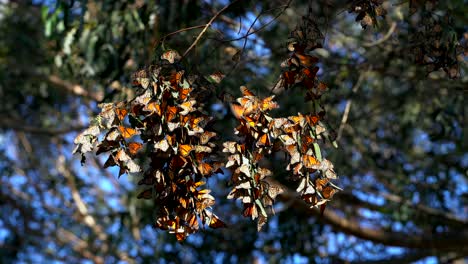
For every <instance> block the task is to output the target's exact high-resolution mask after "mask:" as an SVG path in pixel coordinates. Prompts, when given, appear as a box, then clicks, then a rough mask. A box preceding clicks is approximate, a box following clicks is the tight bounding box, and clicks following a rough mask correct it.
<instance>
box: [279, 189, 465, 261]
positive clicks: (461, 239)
mask: <svg viewBox="0 0 468 264" xmlns="http://www.w3.org/2000/svg"><path fill="white" fill-rule="evenodd" d="M283 188H284V189H285V190H287V191H285V192H284V193H283V194H282V195H281V196H280V199H281V200H282V201H283V202H291V200H293V202H292V206H294V207H296V208H299V209H301V210H304V211H307V212H308V213H310V214H311V215H315V216H317V217H319V218H320V219H321V221H323V222H324V223H327V224H329V225H331V226H332V227H333V228H334V229H335V230H336V231H340V232H343V233H345V234H348V235H353V236H356V237H359V238H362V239H365V240H369V241H372V242H375V243H380V244H384V245H387V246H396V247H404V248H413V249H425V250H427V249H432V250H438V251H455V252H467V253H468V248H467V247H466V245H467V244H468V229H460V230H459V231H458V232H451V233H441V234H409V233H404V232H389V231H386V230H383V229H381V228H367V227H363V226H361V225H360V224H359V223H358V222H356V221H353V220H350V219H347V218H346V217H344V216H343V217H342V216H339V215H338V214H337V213H335V212H334V211H333V210H332V209H331V208H330V206H329V208H328V209H327V210H325V212H324V213H323V215H322V216H321V217H320V211H319V210H318V209H317V208H313V209H310V208H309V206H308V205H307V204H305V203H304V202H303V201H302V200H300V199H298V197H297V195H296V194H295V192H292V191H290V190H288V189H287V187H285V186H283Z"/></svg>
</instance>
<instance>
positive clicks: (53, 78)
mask: <svg viewBox="0 0 468 264" xmlns="http://www.w3.org/2000/svg"><path fill="white" fill-rule="evenodd" d="M45 79H46V80H47V81H48V82H49V83H51V84H53V85H55V86H59V87H61V88H64V89H65V90H67V91H68V92H70V93H72V94H74V95H78V96H82V97H85V98H88V99H92V100H94V101H96V102H100V101H101V100H102V99H103V95H102V94H96V93H90V92H88V91H87V90H86V89H84V88H83V86H81V85H78V84H73V83H71V82H69V81H66V80H63V79H61V78H60V77H59V76H57V75H53V74H52V75H48V76H45Z"/></svg>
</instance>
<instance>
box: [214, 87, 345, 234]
mask: <svg viewBox="0 0 468 264" xmlns="http://www.w3.org/2000/svg"><path fill="white" fill-rule="evenodd" d="M241 91H242V95H243V96H242V97H240V98H238V99H237V100H236V102H235V103H233V104H232V105H231V108H232V111H233V113H234V115H235V117H236V118H237V120H238V122H239V125H238V126H237V127H236V128H235V134H237V135H238V136H239V137H240V140H239V141H238V142H225V143H224V149H223V152H226V153H228V154H229V156H228V160H227V162H226V168H229V169H231V171H232V177H231V182H232V183H233V189H232V190H231V192H230V193H229V195H228V198H229V199H232V198H236V199H239V200H241V202H242V203H243V206H244V212H243V214H244V216H245V217H251V218H252V219H256V218H258V222H257V227H258V230H260V229H261V228H262V226H263V225H264V224H265V223H266V221H267V219H268V215H269V214H270V213H274V210H273V204H274V201H275V198H276V196H277V195H278V194H281V193H282V192H283V191H284V190H283V189H282V187H281V186H279V185H277V184H274V183H273V182H272V181H269V179H268V177H269V176H271V174H272V173H271V171H270V170H268V169H267V168H263V167H261V166H260V165H259V162H260V161H261V160H262V159H263V158H264V157H265V156H268V155H270V154H272V153H273V152H280V151H283V152H285V153H287V154H288V156H289V163H288V165H287V167H286V170H288V171H292V178H293V179H295V180H298V181H299V187H298V188H297V190H296V191H297V192H298V193H299V194H300V196H301V198H302V199H303V200H304V201H305V202H307V203H308V204H310V205H311V206H319V205H323V204H325V203H326V202H327V201H329V199H330V198H331V197H332V196H333V194H334V193H335V192H336V190H337V189H338V188H337V187H336V186H335V185H333V184H332V183H331V181H330V180H332V179H336V173H335V172H334V170H333V165H332V163H331V162H330V161H328V160H326V159H324V158H322V154H321V151H320V146H319V144H318V142H319V140H320V139H324V133H325V132H326V128H325V127H324V125H323V124H322V123H321V117H320V116H319V115H317V114H305V115H302V114H300V113H299V114H298V115H296V116H289V117H277V118H275V117H272V116H271V114H270V113H269V112H270V110H273V109H275V108H278V107H279V105H278V104H277V103H276V102H275V101H274V96H269V97H266V98H264V99H260V98H258V97H257V96H255V94H254V93H252V92H251V91H250V90H248V89H247V88H246V87H241Z"/></svg>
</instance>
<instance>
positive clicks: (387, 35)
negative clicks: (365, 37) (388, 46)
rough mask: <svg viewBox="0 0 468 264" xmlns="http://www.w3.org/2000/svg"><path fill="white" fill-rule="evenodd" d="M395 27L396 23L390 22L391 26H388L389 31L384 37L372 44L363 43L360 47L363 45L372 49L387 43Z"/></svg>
mask: <svg viewBox="0 0 468 264" xmlns="http://www.w3.org/2000/svg"><path fill="white" fill-rule="evenodd" d="M396 26H397V23H396V22H392V25H391V26H390V29H389V30H388V32H387V33H386V34H385V36H383V38H381V39H378V40H376V41H374V42H368V43H366V42H364V43H362V45H363V46H364V47H373V46H377V45H380V44H382V43H384V42H385V41H387V40H388V39H389V38H390V36H391V35H392V34H393V32H394V31H395V29H396Z"/></svg>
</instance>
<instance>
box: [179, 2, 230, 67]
mask: <svg viewBox="0 0 468 264" xmlns="http://www.w3.org/2000/svg"><path fill="white" fill-rule="evenodd" d="M238 1H239V0H234V1H232V2H231V3H229V4H228V5H226V6H225V7H223V9H221V10H219V11H218V13H216V14H215V15H214V16H213V17H212V18H211V19H210V21H208V23H206V25H205V27H204V28H203V30H202V31H201V32H200V34H198V36H197V38H196V39H195V41H194V42H193V43H192V45H190V47H189V48H188V49H187V50H186V51H185V52H184V55H182V58H184V57H185V56H186V55H187V54H188V53H189V52H190V50H192V49H193V47H195V46H196V45H197V43H198V41H200V39H201V37H202V36H203V35H204V34H205V32H206V30H207V29H208V28H209V27H211V24H213V22H214V21H215V20H216V18H218V16H219V15H221V13H222V12H224V11H225V10H226V9H228V8H229V7H231V6H232V5H233V4H235V3H236V2H238Z"/></svg>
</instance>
